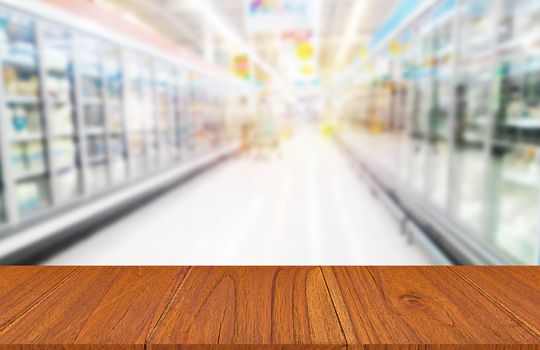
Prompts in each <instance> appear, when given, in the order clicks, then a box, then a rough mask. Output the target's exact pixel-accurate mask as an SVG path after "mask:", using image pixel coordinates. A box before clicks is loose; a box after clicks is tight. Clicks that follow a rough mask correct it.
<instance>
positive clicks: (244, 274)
mask: <svg viewBox="0 0 540 350" xmlns="http://www.w3.org/2000/svg"><path fill="white" fill-rule="evenodd" d="M0 344H1V345H0V349H11V348H13V349H32V348H36V349H49V348H62V349H71V348H73V349H81V348H87V347H88V348H95V349H123V348H126V349H135V348H139V349H147V348H148V349H195V348H197V349H199V348H200V349H213V348H226V349H233V348H242V349H247V348H250V349H251V348H257V349H259V348H260V349H270V348H274V347H275V348H280V349H289V348H290V349H291V350H292V349H319V348H320V349H337V348H345V347H350V348H358V349H360V348H361V349H366V350H367V349H381V350H382V349H431V348H433V349H465V348H470V347H471V346H473V345H474V346H479V345H483V347H481V348H483V349H506V348H514V347H515V348H516V349H517V348H520V349H521V348H523V349H540V268H539V267H1V268H0ZM248 345H249V347H248Z"/></svg>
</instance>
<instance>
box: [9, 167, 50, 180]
mask: <svg viewBox="0 0 540 350" xmlns="http://www.w3.org/2000/svg"><path fill="white" fill-rule="evenodd" d="M47 173H48V171H47V170H45V169H39V170H32V171H26V172H24V173H21V174H15V176H14V178H15V181H26V180H31V179H35V178H37V177H42V176H44V175H47Z"/></svg>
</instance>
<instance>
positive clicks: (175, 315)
mask: <svg viewBox="0 0 540 350" xmlns="http://www.w3.org/2000/svg"><path fill="white" fill-rule="evenodd" d="M148 343H149V344H150V345H151V346H152V348H154V349H156V348H165V347H166V346H165V345H167V344H184V345H196V344H206V345H218V344H220V345H227V344H228V345H233V344H234V345H262V344H264V345H278V346H282V345H291V346H292V345H310V346H313V348H315V347H316V345H321V348H329V347H337V348H341V347H343V346H344V345H345V338H344V336H343V333H342V330H341V326H340V324H339V320H338V318H337V314H336V312H335V309H334V307H333V304H332V300H331V298H330V294H329V292H328V290H327V288H326V284H325V281H324V278H323V275H322V273H321V270H320V269H319V268H318V267H288V268H279V267H198V268H193V269H191V270H190V273H189V274H188V276H187V277H186V279H185V280H184V283H183V284H182V286H181V287H180V288H179V289H178V292H177V294H176V296H175V298H174V299H173V301H172V302H171V303H170V305H169V308H168V309H167V310H166V312H165V315H164V317H163V319H162V320H161V321H160V323H159V324H158V326H157V328H156V330H155V332H154V333H153V334H152V335H151V337H150V338H149V339H148ZM159 345H161V346H159Z"/></svg>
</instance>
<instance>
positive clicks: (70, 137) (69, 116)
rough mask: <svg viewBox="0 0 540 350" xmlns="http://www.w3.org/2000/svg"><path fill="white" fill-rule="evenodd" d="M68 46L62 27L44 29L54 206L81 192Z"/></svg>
mask: <svg viewBox="0 0 540 350" xmlns="http://www.w3.org/2000/svg"><path fill="white" fill-rule="evenodd" d="M71 44H72V37H71V34H70V33H69V32H68V31H67V30H65V29H64V28H62V27H60V26H56V25H50V24H49V25H45V26H44V27H43V34H42V44H41V46H42V52H43V53H42V61H43V69H42V71H43V76H44V82H43V86H44V91H45V96H44V101H45V112H46V114H47V119H48V125H49V136H50V138H51V141H50V143H51V168H52V172H51V177H52V186H53V191H52V194H53V197H54V202H55V204H62V203H66V202H69V201H71V200H73V199H75V198H77V197H79V196H80V195H81V193H82V175H81V163H80V156H79V154H78V149H79V140H78V137H77V122H76V120H75V109H74V105H75V104H74V82H75V80H74V74H73V73H74V72H73V55H72V45H71Z"/></svg>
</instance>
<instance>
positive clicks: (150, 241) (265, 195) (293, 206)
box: [44, 130, 431, 265]
mask: <svg viewBox="0 0 540 350" xmlns="http://www.w3.org/2000/svg"><path fill="white" fill-rule="evenodd" d="M44 263H45V264H52V265H64V264H70V265H71V264H77V265H87V264H89V265H94V264H99V265H117V264H119V265H216V264H227V265H244V264H248V265H259V264H264V265H267V264H271V265H307V264H323V265H353V264H354V265H370V264H377V265H385V264H392V265H400V264H414V265H422V264H429V263H431V261H430V260H429V259H428V257H427V255H425V254H424V253H423V251H422V250H421V249H420V248H419V247H417V246H415V245H411V244H408V243H407V242H406V240H405V238H404V237H403V236H401V235H400V234H399V229H398V225H397V223H396V222H395V221H394V220H393V218H392V217H391V216H390V214H389V213H388V212H387V211H386V209H385V208H384V207H383V206H382V205H381V204H380V203H379V202H378V201H377V200H376V199H375V198H373V197H372V196H371V194H370V192H369V189H368V188H367V186H366V185H364V184H363V183H362V182H361V181H360V180H359V179H358V178H357V177H356V175H355V174H354V173H353V171H352V169H351V168H350V166H349V164H348V163H347V161H346V159H345V158H344V157H343V156H342V154H341V153H340V152H339V150H338V149H337V147H336V146H335V145H334V144H333V142H332V141H331V140H326V139H324V138H322V137H321V136H320V135H319V134H318V133H316V132H315V131H312V130H304V131H302V132H300V133H298V134H297V135H296V137H295V138H294V139H293V140H292V141H289V142H287V143H286V144H284V145H283V147H282V150H281V155H274V156H273V157H272V159H271V160H255V159H253V158H252V157H241V158H238V159H234V160H231V161H229V162H226V163H225V164H223V165H220V166H219V167H217V168H216V169H214V170H211V171H209V172H208V173H205V174H203V175H201V176H199V177H197V178H196V179H194V180H192V181H190V182H188V183H186V184H185V185H183V186H181V187H179V188H178V189H176V190H173V191H171V192H169V193H168V194H166V195H165V196H163V197H161V198H159V199H158V200H156V201H154V202H151V203H150V204H148V205H147V206H145V207H143V208H142V209H140V210H138V211H136V212H133V213H132V214H130V215H129V216H127V217H125V218H122V219H121V220H119V221H117V222H115V223H114V224H112V225H111V226H108V227H106V228H104V229H102V230H101V231H99V232H97V233H96V234H94V235H92V236H90V237H88V238H86V239H84V240H82V241H80V242H78V243H77V244H75V245H73V246H71V247H69V248H68V249H66V250H64V251H62V252H60V253H59V254H57V255H55V256H53V257H52V258H50V259H49V260H47V261H45V262H44Z"/></svg>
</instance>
